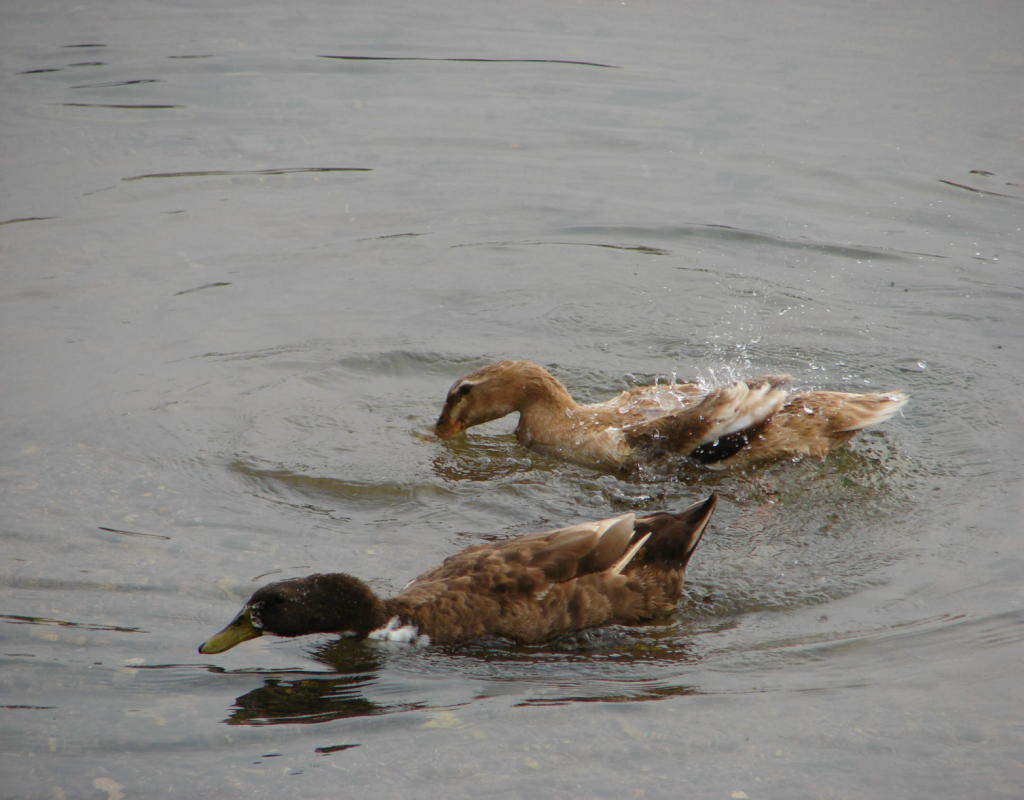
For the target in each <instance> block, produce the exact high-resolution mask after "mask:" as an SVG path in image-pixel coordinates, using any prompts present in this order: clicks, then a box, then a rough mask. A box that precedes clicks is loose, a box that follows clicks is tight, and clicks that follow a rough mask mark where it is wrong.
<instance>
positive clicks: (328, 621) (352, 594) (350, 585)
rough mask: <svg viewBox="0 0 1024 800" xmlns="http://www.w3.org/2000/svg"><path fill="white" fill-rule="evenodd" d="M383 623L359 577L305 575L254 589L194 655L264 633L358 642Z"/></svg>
mask: <svg viewBox="0 0 1024 800" xmlns="http://www.w3.org/2000/svg"><path fill="white" fill-rule="evenodd" d="M384 622H385V618H384V609H383V605H382V604H381V601H380V599H379V598H378V597H377V596H376V595H375V594H374V593H373V591H372V590H371V589H370V587H369V586H367V585H366V584H365V583H363V582H362V581H361V580H359V579H358V578H353V577H352V576H351V575H345V574H343V573H338V572H336V573H330V574H326V575H309V576H307V577H305V578H293V579H291V580H287V581H279V582H277V583H270V584H267V585H266V586H264V587H262V588H261V589H257V590H256V592H255V593H253V596H252V597H250V598H249V602H247V603H246V604H245V606H244V607H243V608H242V610H241V611H240V612H239V614H238V616H237V617H235V619H234V620H232V621H231V623H229V624H228V625H227V627H225V628H224V629H223V630H221V631H220V632H218V633H215V634H214V635H213V636H211V637H210V638H209V639H207V640H206V641H205V642H203V643H202V644H201V645H199V652H200V653H203V654H204V655H210V654H213V653H223V652H224V651H225V650H230V649H231V648H232V647H234V646H235V645H238V644H241V643H242V642H244V641H246V640H248V639H255V638H256V637H257V636H262V635H263V634H264V633H272V634H274V635H276V636H303V635H305V634H307V633H343V634H350V635H353V636H358V637H360V638H362V637H365V636H366V635H367V634H368V633H369V632H370V631H372V630H374V629H375V628H378V627H380V626H381V625H383V624H384Z"/></svg>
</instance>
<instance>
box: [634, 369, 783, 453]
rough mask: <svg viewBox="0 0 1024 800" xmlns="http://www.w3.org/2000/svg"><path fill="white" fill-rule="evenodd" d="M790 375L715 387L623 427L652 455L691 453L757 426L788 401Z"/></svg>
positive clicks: (639, 445) (769, 376)
mask: <svg viewBox="0 0 1024 800" xmlns="http://www.w3.org/2000/svg"><path fill="white" fill-rule="evenodd" d="M789 381H790V377H789V376H788V375H765V376H762V377H760V378H752V379H750V380H743V381H736V382H735V383H730V384H727V385H724V386H717V387H715V388H713V389H711V390H710V391H709V392H708V393H707V394H706V395H705V397H704V398H703V399H702V400H701V401H700V402H699V403H697V404H696V405H693V406H690V407H689V408H684V409H681V410H680V411H676V412H673V413H669V414H666V415H664V416H660V417H656V418H655V419H651V420H645V421H642V422H635V423H632V424H630V425H626V426H624V427H623V428H622V433H623V436H624V437H625V440H626V443H627V444H628V445H629V446H630V447H633V448H636V449H640V450H643V451H645V452H648V453H650V454H654V455H660V454H664V453H681V454H689V453H691V452H693V451H694V450H696V449H697V448H698V447H700V446H701V445H707V444H711V443H713V442H717V441H718V440H720V439H723V438H724V437H726V436H730V435H731V434H736V433H740V432H743V431H748V430H750V429H752V428H756V427H757V426H758V425H760V424H761V423H762V422H764V421H765V420H766V419H768V417H770V416H771V415H772V414H774V413H775V412H776V411H778V410H779V409H780V408H781V407H782V405H783V403H785V401H786V390H785V388H784V387H785V385H786V384H787V383H789Z"/></svg>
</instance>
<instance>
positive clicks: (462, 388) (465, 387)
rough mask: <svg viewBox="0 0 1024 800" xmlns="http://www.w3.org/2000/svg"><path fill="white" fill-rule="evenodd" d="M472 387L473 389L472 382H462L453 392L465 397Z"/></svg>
mask: <svg viewBox="0 0 1024 800" xmlns="http://www.w3.org/2000/svg"><path fill="white" fill-rule="evenodd" d="M472 389H473V384H471V383H464V384H462V386H460V387H459V388H458V389H457V390H456V392H455V393H456V394H457V395H458V396H459V397H465V396H466V395H467V394H469V393H470V391H471V390H472Z"/></svg>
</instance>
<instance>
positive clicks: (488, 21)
mask: <svg viewBox="0 0 1024 800" xmlns="http://www.w3.org/2000/svg"><path fill="white" fill-rule="evenodd" d="M1022 30H1024V6H1021V5H1020V4H1019V3H1017V2H988V1H984V2H979V3H971V4H963V3H955V2H928V3H925V2H914V1H913V0H912V1H911V2H901V3H868V4H863V3H860V4H848V3H835V2H820V3H803V2H798V1H796V0H792V1H791V0H784V1H783V2H778V3H771V4H767V3H751V2H739V1H738V0H726V2H717V3H713V4H685V3H676V2H637V3H634V2H628V3H610V2H609V3H596V2H594V3H572V4H570V3H540V2H525V3H517V4H511V5H509V4H504V5H498V4H480V3H459V2H447V1H446V0H441V2H436V3H432V4H427V5H423V4H398V3H387V2H374V3H369V2H354V3H327V2H320V1H319V0H299V2H294V3H288V4H266V3H259V2H256V3H252V2H249V3H237V2H225V3H217V4H214V5H213V6H210V4H205V3H190V2H167V1H162V2H155V1H150V2H141V3H140V2H130V3H129V2H126V1H125V0H113V2H109V3H105V4H95V3H93V4H78V5H71V6H69V5H67V4H62V3H55V2H52V0H38V1H37V2H32V3H27V2H8V3H7V4H6V5H5V6H4V8H3V9H2V10H0V81H2V86H0V147H2V151H0V158H2V160H3V170H2V173H0V182H2V188H3V191H2V193H0V196H2V199H0V248H2V249H0V258H2V263H3V276H4V281H3V286H2V288H0V341H2V347H3V349H2V362H0V363H2V374H3V390H2V393H0V430H2V432H3V435H4V447H3V451H2V456H0V458H2V463H0V497H2V499H0V503H2V507H3V511H4V513H3V515H2V518H0V537H2V553H3V559H2V561H0V637H2V638H0V659H2V663H3V669H2V671H0V770H2V780H0V787H2V789H0V792H2V796H3V797H10V798H93V797H95V798H106V799H107V800H117V799H118V798H134V797H218V798H233V797H238V798H263V797H267V798H277V797H309V798H319V797H377V798H392V797H393V798H409V797H441V796H443V797H451V798H455V797H524V796H538V797H558V798H585V797H587V798H589V797H601V798H623V797H647V798H663V797H664V798H678V797H692V798H725V799H727V800H728V799H732V800H745V798H750V799H751V800H757V798H786V799H792V798H823V799H825V798H827V799H829V800H832V799H834V798H854V799H858V800H859V799H860V798H894V797H943V798H947V797H948V798H963V797H978V798H982V797H986V798H987V797H995V798H1002V797H1005V798H1016V797H1021V796H1024V755H1022V754H1024V736H1022V731H1021V715H1022V711H1024V703H1022V700H1021V697H1022V694H1021V690H1020V685H1021V674H1022V672H1021V670H1022V667H1024V664H1022V659H1024V647H1022V640H1024V592H1022V589H1021V577H1022V575H1024V554H1022V548H1021V545H1020V535H1021V518H1022V511H1024V502H1022V501H1024V495H1022V486H1024V480H1022V479H1024V469H1022V466H1021V458H1020V453H1021V448H1022V446H1024V424H1022V423H1024V403H1022V400H1021V397H1022V383H1024V381H1022V378H1021V367H1022V360H1024V359H1022V357H1021V354H1022V352H1024V347H1022V345H1024V342H1022V333H1024V324H1022V320H1024V316H1022V309H1024V302H1022V301H1024V279H1022V265H1024V236H1022V225H1024V168H1022V163H1024V162H1022V148H1021V145H1022V139H1021V135H1022V134H1021V131H1022V130H1024V112H1022V108H1024V105H1022V103H1021V87H1022V86H1024V56H1022V52H1024V51H1022V49H1021V41H1020V33H1021V31H1022ZM498 358H525V359H529V360H532V361H536V362H538V363H541V364H544V365H546V366H548V367H549V368H550V369H551V370H552V371H553V372H555V373H556V374H557V375H558V376H559V377H560V378H561V379H562V380H563V381H564V382H565V383H566V384H567V385H568V386H569V387H570V389H571V390H572V391H573V392H574V394H576V395H577V396H578V397H580V398H581V399H586V400H598V399H602V398H605V397H607V396H609V395H611V394H612V393H615V392H617V391H620V390H621V389H623V388H625V387H628V386H632V385H636V384H638V383H641V382H646V381H649V380H652V379H658V380H669V379H671V378H672V377H673V376H678V377H679V378H693V377H701V378H705V379H716V378H717V379H729V378H732V377H735V376H737V375H747V374H763V373H769V372H790V373H791V374H793V376H794V379H795V384H796V385H797V386H798V387H800V388H829V389H841V390H852V391H857V390H863V391H885V390H892V389H903V390H905V391H907V392H909V394H910V395H911V403H910V404H909V405H908V406H907V407H906V409H905V411H904V413H903V415H902V416H899V417H897V418H895V419H893V420H891V421H890V422H888V423H886V424H885V425H883V426H881V427H879V428H877V429H875V430H872V431H870V432H867V433H865V434H864V435H862V436H860V437H858V438H857V439H856V440H855V442H854V443H853V445H852V447H850V448H849V449H847V450H844V451H842V452H838V453H836V454H834V455H832V456H830V457H829V458H827V459H825V460H824V461H817V460H807V461H801V462H798V463H780V464H775V465H771V466H769V467H766V468H764V469H760V470H757V471H756V472H752V473H750V474H718V473H710V472H702V471H699V470H696V469H689V468H686V469H680V470H679V471H678V472H671V473H662V474H644V475H638V476H632V477H619V476H609V475H601V474H599V473H595V472H591V471H588V470H585V469H583V468H580V467H576V466H573V465H570V464H564V463H561V462H557V461H554V460H552V459H549V458H545V457H543V456H540V455H537V454H534V453H531V452H528V451H525V450H523V449H522V448H520V447H518V445H517V444H516V443H515V439H514V437H513V436H512V435H511V431H512V429H513V427H514V421H513V420H511V419H506V420H501V421H498V422H495V423H491V424H488V425H486V426H482V427H480V428H476V429H473V430H472V431H471V432H470V433H469V434H468V435H467V436H466V437H465V438H462V439H457V440H454V441H451V442H437V441H431V440H429V438H426V437H424V436H423V434H424V432H426V431H428V430H429V428H430V426H431V424H432V422H433V421H434V419H435V418H436V415H437V413H438V411H439V410H440V405H441V403H442V401H443V399H444V395H445V392H446V390H447V388H448V387H449V386H450V384H451V383H452V381H453V380H454V379H455V378H457V377H458V376H459V375H461V374H463V373H464V372H466V371H468V370H470V369H472V368H474V367H476V366H479V365H480V364H483V363H486V362H487V361H489V360H494V359H498ZM712 490H714V491H716V492H718V493H719V495H720V497H721V503H720V506H719V512H718V513H717V514H716V517H715V520H714V521H713V523H712V527H711V529H710V532H709V534H708V536H707V537H705V541H704V543H703V544H702V545H701V548H700V550H699V551H698V553H697V555H696V557H695V560H694V562H693V564H692V567H691V570H690V574H689V576H688V580H689V585H688V589H687V592H686V594H685V596H684V598H683V600H682V602H681V603H680V605H679V610H678V612H677V614H676V615H675V616H674V617H672V618H671V619H668V620H664V621H662V622H661V623H659V624H657V625H652V626H647V627H641V628H619V627H613V628H609V629H603V630H599V631H591V632H587V633H584V634H580V635H578V636H571V637H566V638H564V639H562V640H558V641H556V642H552V643H550V644H548V645H545V646H543V647H518V646H514V645H511V644H509V643H507V642H481V643H474V644H472V645H469V646H465V647H461V648H451V649H443V648H434V649H413V648H409V647H402V646H397V645H389V644H381V643H354V642H351V641H339V640H337V639H336V638H334V637H330V636H320V637H308V638H305V639H297V640H272V639H270V638H264V639H259V640H255V641H253V642H249V643H247V644H245V645H243V646H241V647H239V648H237V649H236V650H232V651H231V652H229V653H226V654H224V655H222V656H200V655H198V654H197V653H196V646H197V645H198V644H199V642H201V641H202V640H203V639H204V638H205V637H206V636H208V635H209V634H210V633H211V632H213V631H214V630H216V629H217V628H219V627H220V626H221V625H223V624H224V623H225V622H227V621H228V619H229V617H230V616H231V615H232V614H234V613H235V612H236V611H237V609H238V607H239V605H240V604H241V602H242V601H243V600H244V599H245V598H246V597H247V596H248V595H249V594H250V593H251V592H252V591H253V590H254V589H255V588H256V587H257V586H259V585H261V584H263V583H265V582H267V581H269V580H272V579H275V578H279V577H286V576H293V575H301V574H305V573H308V572H313V571H317V570H328V571H333V570H341V571H348V572H352V573H353V574H356V575H360V576H363V577H365V578H367V579H369V580H370V581H371V582H372V585H373V586H374V587H375V588H376V589H378V590H379V591H380V592H381V593H385V594H386V593H388V592H393V591H397V590H398V589H399V588H400V587H401V586H402V585H403V584H404V583H405V582H406V581H407V580H408V579H409V578H411V577H412V576H414V575H416V574H417V573H418V572H420V571H421V570H423V569H425V568H427V567H429V566H431V565H432V564H434V563H437V562H438V561H440V560H441V559H442V558H443V557H444V556H446V555H448V554H450V553H452V552H454V551H455V550H458V549H460V548H462V547H465V546H468V545H471V544H475V543H479V542H481V541H492V540H496V539H500V538H503V537H506V536H510V535H515V534H521V533H525V532H528V531H531V530H536V529H540V528H544V527H553V526H556V525H561V524H569V523H573V522H577V521H581V520H584V519H590V518H597V517H605V516H608V515H609V514H611V513H616V512H619V511H622V510H626V509H640V510H652V509H659V508H668V509H673V508H680V507H682V506H684V505H686V504H688V503H690V502H693V501H694V500H696V499H698V498H700V497H702V496H705V495H706V494H707V493H708V492H710V491H712Z"/></svg>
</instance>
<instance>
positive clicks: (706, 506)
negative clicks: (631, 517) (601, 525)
mask: <svg viewBox="0 0 1024 800" xmlns="http://www.w3.org/2000/svg"><path fill="white" fill-rule="evenodd" d="M717 504H718V496H717V495H715V494H711V495H709V496H708V498H707V499H706V500H701V501H700V502H698V503H694V504H693V505H692V506H690V507H689V508H687V509H685V510H683V511H680V512H679V513H670V512H667V511H663V512H659V513H656V514H650V515H648V516H645V517H638V518H637V520H636V532H637V533H645V534H647V536H649V538H647V540H646V543H645V544H644V546H643V547H642V548H641V549H640V550H639V552H638V553H637V554H636V558H635V559H634V563H647V564H652V563H655V564H659V565H662V566H668V567H674V568H676V569H681V568H685V567H686V564H687V562H689V560H690V556H692V555H693V551H694V550H696V549H697V545H698V544H700V540H701V537H702V536H703V535H704V531H705V530H706V529H707V526H708V522H709V521H710V520H711V515H712V514H713V513H714V511H715V506H716V505H717Z"/></svg>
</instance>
